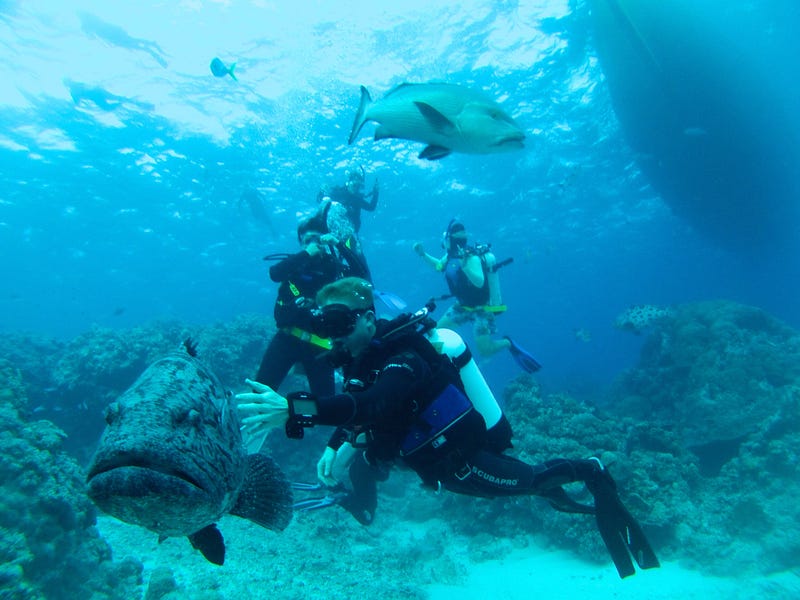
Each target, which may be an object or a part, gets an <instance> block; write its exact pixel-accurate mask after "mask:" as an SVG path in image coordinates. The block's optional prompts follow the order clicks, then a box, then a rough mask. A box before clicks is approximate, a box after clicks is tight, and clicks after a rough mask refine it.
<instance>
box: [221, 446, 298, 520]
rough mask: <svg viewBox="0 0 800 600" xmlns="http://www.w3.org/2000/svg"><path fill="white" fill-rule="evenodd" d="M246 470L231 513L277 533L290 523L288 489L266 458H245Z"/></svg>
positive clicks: (284, 479) (253, 455)
mask: <svg viewBox="0 0 800 600" xmlns="http://www.w3.org/2000/svg"><path fill="white" fill-rule="evenodd" d="M247 463H248V464H247V469H246V470H245V475H244V482H243V483H242V488H241V490H240V491H239V497H238V498H237V499H236V504H235V505H234V507H233V509H231V514H232V515H236V516H237V517H243V518H245V519H249V520H251V521H253V522H254V523H258V524H259V525H261V526H262V527H266V528H267V529H272V530H276V531H281V530H283V529H285V528H286V526H287V525H288V524H289V521H291V520H292V488H291V485H290V484H289V481H288V480H287V479H286V476H285V475H284V474H283V473H282V472H281V470H280V469H279V468H278V465H277V464H276V463H275V461H274V460H272V459H271V458H270V457H268V456H265V455H263V454H250V455H248V456H247Z"/></svg>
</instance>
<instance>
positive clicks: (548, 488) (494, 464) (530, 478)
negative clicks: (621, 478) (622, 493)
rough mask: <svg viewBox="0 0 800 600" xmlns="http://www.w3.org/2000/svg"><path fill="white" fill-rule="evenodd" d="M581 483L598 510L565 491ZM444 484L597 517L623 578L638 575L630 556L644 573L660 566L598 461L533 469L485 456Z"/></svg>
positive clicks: (462, 490) (498, 456)
mask: <svg viewBox="0 0 800 600" xmlns="http://www.w3.org/2000/svg"><path fill="white" fill-rule="evenodd" d="M576 481H582V482H584V483H585V484H586V487H587V489H588V490H589V491H590V492H591V493H592V496H594V507H590V506H585V505H582V504H578V503H577V502H575V501H574V500H572V499H571V498H570V497H569V496H568V495H567V494H566V492H565V491H564V490H563V488H562V487H561V486H563V485H565V484H567V483H572V482H576ZM442 484H443V485H444V487H445V488H446V489H448V490H451V491H453V492H456V493H461V494H468V495H472V496H489V497H496V496H513V495H522V494H531V495H537V496H542V497H544V498H546V499H547V500H548V501H549V502H550V504H551V505H552V506H553V507H554V508H556V509H558V510H562V511H565V512H583V513H592V512H593V513H594V514H595V519H596V520H597V527H598V529H599V531H600V534H601V536H602V538H603V541H604V542H605V545H606V548H607V549H608V551H609V554H610V555H611V558H612V560H613V561H614V565H615V566H616V568H617V572H618V573H619V576H620V577H627V576H628V575H633V574H634V573H635V569H634V567H633V563H632V562H631V556H633V558H634V559H635V560H636V562H637V563H638V564H639V566H640V567H641V568H642V569H649V568H652V567H658V566H659V562H658V558H657V557H656V555H655V553H654V552H653V549H652V547H651V546H650V543H649V542H648V540H647V538H646V537H645V534H644V531H643V530H642V528H641V526H640V525H639V523H638V522H637V521H636V520H635V519H634V518H633V516H632V515H631V514H630V512H628V510H627V509H626V508H625V506H624V505H623V504H622V501H621V500H620V499H619V496H618V494H617V486H616V483H615V482H614V479H613V478H612V477H611V475H610V474H609V473H608V470H607V469H605V468H604V467H603V465H602V463H601V462H600V461H599V460H597V459H589V460H569V459H564V458H559V459H554V460H549V461H547V462H545V463H542V464H538V465H528V464H526V463H523V462H522V461H519V460H517V459H514V458H512V457H509V456H505V455H502V454H492V453H489V452H486V451H481V452H478V453H477V454H475V455H474V456H473V457H471V458H470V460H469V461H467V462H465V463H463V464H462V466H461V467H460V468H459V469H458V470H457V471H456V472H454V473H453V474H451V475H450V476H449V477H447V478H445V479H444V480H443V481H442Z"/></svg>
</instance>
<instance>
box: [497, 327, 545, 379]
mask: <svg viewBox="0 0 800 600" xmlns="http://www.w3.org/2000/svg"><path fill="white" fill-rule="evenodd" d="M505 338H506V339H507V340H508V343H509V344H510V346H509V347H508V351H509V352H511V357H512V358H513V359H514V360H515V361H516V362H517V364H518V365H519V366H520V368H521V369H522V370H523V371H525V372H526V373H536V371H538V370H539V369H541V368H542V365H540V364H539V362H538V361H537V360H536V359H535V358H533V356H531V354H530V352H528V351H527V350H525V349H523V348H520V347H519V346H518V345H517V344H516V343H514V340H512V339H511V338H510V337H508V336H505Z"/></svg>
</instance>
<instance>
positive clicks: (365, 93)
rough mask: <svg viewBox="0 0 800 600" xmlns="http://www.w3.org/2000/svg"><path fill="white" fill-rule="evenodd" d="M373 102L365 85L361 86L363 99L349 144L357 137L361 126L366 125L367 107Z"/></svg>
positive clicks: (354, 121) (360, 102)
mask: <svg viewBox="0 0 800 600" xmlns="http://www.w3.org/2000/svg"><path fill="white" fill-rule="evenodd" d="M370 104H372V98H371V97H370V95H369V92H368V91H367V88H365V87H364V86H363V85H362V86H361V100H360V101H359V103H358V111H357V112H356V118H355V119H353V128H352V129H351V130H350V137H348V138H347V144H348V145H350V144H352V143H353V142H354V141H356V138H357V137H358V132H359V131H361V128H362V127H363V126H364V123H366V122H367V119H366V118H365V116H366V114H367V109H368V108H369V105H370Z"/></svg>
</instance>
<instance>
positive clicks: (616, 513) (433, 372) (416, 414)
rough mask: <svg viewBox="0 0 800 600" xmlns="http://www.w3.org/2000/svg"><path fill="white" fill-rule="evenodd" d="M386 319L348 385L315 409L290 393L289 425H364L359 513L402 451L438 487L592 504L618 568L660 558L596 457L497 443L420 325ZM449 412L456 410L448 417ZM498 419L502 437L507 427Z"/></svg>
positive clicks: (365, 515) (348, 375)
mask: <svg viewBox="0 0 800 600" xmlns="http://www.w3.org/2000/svg"><path fill="white" fill-rule="evenodd" d="M386 329H387V322H386V321H382V320H381V321H378V330H377V335H376V336H375V338H374V339H373V340H372V342H371V346H370V347H369V348H368V349H367V350H366V351H365V352H363V353H362V354H361V355H359V356H358V357H356V359H355V360H354V361H353V362H352V363H351V364H350V365H347V366H346V367H345V369H344V377H345V381H347V382H348V384H349V385H348V389H347V391H346V392H345V393H342V394H337V395H334V396H328V397H323V398H318V399H317V402H316V413H315V414H314V415H299V416H298V413H296V411H295V407H294V404H293V402H294V400H293V398H292V396H291V395H290V396H289V402H290V414H291V415H292V416H291V418H290V421H289V423H287V432H288V431H289V430H290V427H293V428H295V429H296V428H297V427H298V426H300V427H304V426H309V425H310V424H312V423H313V424H323V425H338V426H340V428H341V427H346V428H349V429H358V430H361V431H362V432H365V433H366V436H367V448H366V451H365V452H364V453H363V456H362V457H359V458H358V459H357V460H356V462H355V463H354V464H353V465H352V467H351V470H350V474H351V479H352V482H353V485H354V494H352V495H351V496H350V497H349V498H348V499H347V500H346V501H345V502H343V505H344V506H345V508H347V509H348V510H349V511H350V512H351V513H352V514H353V515H354V516H355V517H356V518H357V519H358V520H359V521H361V522H362V523H364V524H369V523H370V522H371V521H372V517H373V514H374V511H375V507H376V504H377V495H376V490H375V487H376V480H381V479H385V477H386V475H387V474H388V467H387V465H389V466H390V465H391V463H392V462H393V461H395V460H396V459H397V458H398V457H400V458H401V460H402V461H403V462H405V463H406V464H407V465H408V466H410V467H411V468H412V469H413V470H414V471H416V473H417V474H418V475H419V476H420V477H421V478H422V480H423V481H424V482H425V484H427V485H429V486H431V487H434V488H437V489H438V488H439V487H444V488H445V489H447V490H450V491H452V492H456V493H460V494H467V495H471V496H481V497H498V496H516V495H537V496H541V497H544V498H546V499H547V500H548V501H549V502H550V504H551V505H552V506H553V507H554V508H556V509H558V510H562V511H565V512H575V513H585V514H594V515H595V517H596V520H597V524H598V529H599V530H600V533H601V535H602V537H603V540H604V542H605V544H606V547H607V548H608V550H609V553H610V554H611V557H612V559H613V560H614V563H615V565H616V567H617V570H618V572H619V574H620V576H621V577H627V576H628V575H632V574H633V573H634V572H635V570H634V568H633V565H632V562H631V558H630V556H631V555H633V557H634V558H635V559H636V561H637V563H638V564H639V566H640V567H642V568H651V567H657V566H659V563H658V559H657V558H656V556H655V554H654V553H653V551H652V548H651V547H650V545H649V542H648V541H647V539H646V537H645V535H644V533H643V532H642V529H641V527H640V526H639V524H638V523H637V522H636V521H635V520H634V519H633V517H632V516H631V515H630V513H628V511H627V509H626V508H625V507H624V506H623V505H622V503H621V502H620V500H619V497H618V495H617V491H616V484H615V482H614V480H613V479H612V478H611V476H610V475H609V474H608V471H607V470H605V469H604V468H603V466H602V465H601V463H600V461H599V460H596V459H589V460H569V459H565V458H558V459H555V460H550V461H547V462H545V463H542V464H536V465H530V464H527V463H524V462H522V461H520V460H517V459H515V458H513V457H510V456H506V455H504V454H502V453H501V452H500V451H499V450H493V448H498V449H499V448H503V447H505V445H504V444H503V441H499V442H498V441H496V440H495V441H494V442H493V441H492V432H491V431H489V432H487V430H486V424H485V422H484V420H483V417H481V415H480V413H478V412H477V411H476V410H475V409H474V408H472V405H471V404H470V403H469V401H468V400H467V399H466V396H464V395H463V391H464V390H463V385H462V384H461V381H460V377H459V375H458V370H457V369H456V368H455V366H454V365H453V364H452V363H451V362H450V359H449V358H447V357H446V356H445V355H442V354H439V353H438V352H436V350H435V349H434V348H433V346H432V345H431V344H430V343H429V342H428V340H427V339H426V338H424V336H422V335H421V334H418V333H409V334H408V335H404V336H401V337H399V338H392V339H390V340H388V341H384V340H382V339H381V334H382V333H383V332H385V331H386ZM459 398H460V399H459ZM454 407H461V408H455V409H454ZM464 407H466V408H464ZM444 414H449V415H451V416H452V419H451V417H450V416H448V417H447V419H448V420H446V421H442V420H441V419H440V416H441V415H444ZM298 419H299V420H298ZM437 419H439V420H438V421H437ZM502 422H503V420H501V423H502ZM505 425H506V426H507V422H506V423H505ZM492 429H495V428H494V427H493V428H492ZM502 429H503V431H502V432H501V433H500V434H499V436H498V437H503V436H504V435H506V433H507V432H510V428H506V427H503V428H502ZM337 431H340V430H337ZM415 436H416V437H415ZM415 439H416V440H422V442H421V443H416V442H415V441H414V440H415ZM426 440H427V441H426ZM341 443H342V440H341V439H334V438H332V440H331V442H330V443H329V445H330V446H331V447H333V448H334V449H335V448H336V446H337V444H338V445H341ZM576 481H582V482H584V483H585V484H586V487H587V488H588V489H589V491H590V492H591V493H592V495H593V496H594V500H595V502H594V506H587V505H583V504H579V503H577V502H575V501H574V500H572V499H571V498H570V497H569V496H568V495H567V493H566V492H565V490H564V489H563V488H562V487H561V486H563V485H564V484H567V483H571V482H576Z"/></svg>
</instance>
